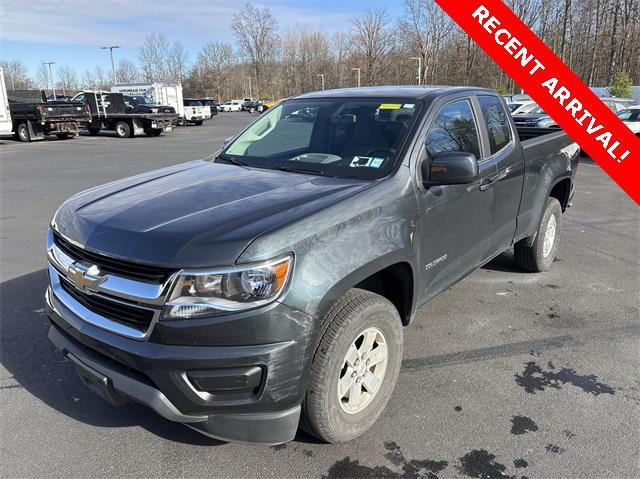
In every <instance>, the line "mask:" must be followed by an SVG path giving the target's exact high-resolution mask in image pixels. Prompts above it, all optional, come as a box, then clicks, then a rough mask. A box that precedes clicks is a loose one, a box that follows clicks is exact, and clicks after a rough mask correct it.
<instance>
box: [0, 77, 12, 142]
mask: <svg viewBox="0 0 640 479" xmlns="http://www.w3.org/2000/svg"><path fill="white" fill-rule="evenodd" d="M12 130H13V125H12V123H11V112H10V111H9V99H8V98H7V87H6V85H5V84H4V72H3V71H2V68H0V135H9V134H10V133H11V131H12Z"/></svg>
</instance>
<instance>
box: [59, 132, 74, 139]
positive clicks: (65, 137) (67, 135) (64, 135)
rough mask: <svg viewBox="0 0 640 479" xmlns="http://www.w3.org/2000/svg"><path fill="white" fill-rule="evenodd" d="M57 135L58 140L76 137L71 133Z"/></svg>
mask: <svg viewBox="0 0 640 479" xmlns="http://www.w3.org/2000/svg"><path fill="white" fill-rule="evenodd" d="M55 135H56V138H58V140H70V139H71V138H73V137H74V136H75V135H73V134H71V133H56V134H55Z"/></svg>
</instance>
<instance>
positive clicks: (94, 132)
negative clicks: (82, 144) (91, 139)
mask: <svg viewBox="0 0 640 479" xmlns="http://www.w3.org/2000/svg"><path fill="white" fill-rule="evenodd" d="M87 131H88V132H89V134H90V135H97V134H98V133H100V127H99V126H89V127H87Z"/></svg>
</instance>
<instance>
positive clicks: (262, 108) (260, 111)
mask: <svg viewBox="0 0 640 479" xmlns="http://www.w3.org/2000/svg"><path fill="white" fill-rule="evenodd" d="M263 111H264V106H262V105H260V106H259V107H258V113H262V112H263Z"/></svg>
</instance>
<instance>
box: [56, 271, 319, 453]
mask: <svg viewBox="0 0 640 479" xmlns="http://www.w3.org/2000/svg"><path fill="white" fill-rule="evenodd" d="M55 274H56V273H55V271H53V270H50V275H55ZM56 291H57V292H58V294H60V290H56ZM71 300H72V299H71ZM71 300H70V299H69V298H67V297H64V296H63V295H61V296H60V298H59V297H57V296H56V294H54V293H53V289H52V287H51V286H50V287H49V288H48V290H47V294H46V301H45V303H46V307H45V309H46V312H47V314H48V316H49V318H50V319H51V321H52V323H53V325H52V326H51V329H50V332H49V338H50V340H51V341H52V342H53V343H54V345H55V346H56V347H57V348H58V349H59V350H60V351H62V352H63V354H64V355H65V356H66V357H68V358H69V359H70V360H71V362H72V364H73V365H74V367H75V368H76V371H77V372H78V373H79V375H80V377H81V378H82V380H83V382H84V383H85V384H86V385H87V386H88V387H90V389H92V390H93V391H94V392H96V393H98V394H99V395H100V396H102V397H103V398H105V399H107V400H108V401H110V402H111V403H113V404H122V403H123V402H126V401H129V400H133V401H136V402H139V403H142V404H144V405H146V406H148V407H150V408H151V409H153V410H154V411H155V412H157V413H158V414H160V415H161V416H163V417H165V418H166V419H169V420H171V421H177V422H183V423H186V424H188V425H189V426H190V427H192V428H194V429H196V430H198V431H199V432H202V433H203V434H205V435H208V436H211V437H215V438H218V439H222V440H227V441H239V442H258V443H268V444H278V443H282V442H286V441H289V440H291V439H292V438H293V437H294V436H295V433H296V430H297V425H298V419H299V415H300V404H301V402H302V398H303V396H304V392H305V390H306V378H307V377H308V375H307V370H308V367H309V363H310V358H311V352H312V345H313V344H315V337H314V335H313V334H314V333H313V331H314V330H315V328H313V323H312V322H313V320H312V318H310V317H309V316H307V315H305V314H304V313H300V312H298V311H296V310H293V309H291V308H289V307H288V306H285V305H281V304H277V303H276V304H275V305H270V307H268V308H266V310H259V312H255V311H254V312H253V314H252V315H247V314H245V315H242V316H241V317H239V318H236V319H234V318H233V317H232V316H228V317H225V318H223V320H222V321H221V320H220V318H218V319H217V321H218V322H219V324H210V325H209V326H208V327H207V328H205V327H204V325H203V323H202V321H201V320H199V321H194V323H193V324H194V326H193V327H192V328H190V327H189V326H190V324H189V321H190V320H181V321H167V322H166V324H162V325H160V324H157V325H156V331H154V333H153V334H152V335H151V336H150V337H148V338H146V339H144V340H140V339H139V338H138V339H136V338H129V337H125V336H123V335H119V334H116V333H114V332H112V331H108V330H105V329H103V328H101V327H99V326H98V325H95V324H91V323H89V322H87V321H85V320H84V319H83V318H82V317H81V316H80V315H78V311H81V309H78V308H73V305H69V304H65V303H69V301H71ZM234 322H235V325H234ZM161 323H164V322H161ZM275 325H280V326H281V327H284V328H285V329H288V330H289V332H288V333H286V334H288V335H290V336H291V337H290V339H288V340H284V338H281V339H283V340H279V341H275V342H268V343H267V344H256V341H251V340H248V341H245V343H247V344H244V345H238V338H239V334H240V331H239V329H245V328H249V329H253V336H247V335H246V333H245V334H244V336H245V338H247V337H254V339H255V337H256V336H260V329H261V328H264V329H263V331H262V334H263V335H266V336H268V337H269V338H270V339H271V340H273V339H274V333H275V332H274V331H269V329H270V328H273V327H274V326H275ZM287 325H288V326H287ZM294 325H295V326H294ZM173 328H176V329H173ZM205 329H206V330H208V331H207V333H208V336H209V337H211V336H212V335H214V334H216V335H218V338H217V341H215V344H221V343H222V344H224V336H225V335H229V340H230V341H229V343H230V344H235V345H233V346H226V345H225V346H220V345H208V344H206V342H210V341H209V340H208V339H207V338H203V335H204V334H206V333H204V332H205ZM171 331H174V332H175V333H176V334H175V335H174V334H171ZM303 331H304V332H305V334H300V333H301V332H303ZM199 333H203V334H199ZM286 334H285V333H284V332H281V335H283V336H284V335H286ZM198 336H199V337H198ZM172 338H174V339H178V344H175V343H174V344H168V343H170V342H171V339H172ZM189 338H190V339H189ZM203 340H204V341H205V343H204V344H203V343H202V341H203ZM266 341H268V339H267V340H265V342H266ZM198 343H200V344H199V345H198ZM251 343H253V344H251Z"/></svg>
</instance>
